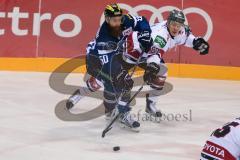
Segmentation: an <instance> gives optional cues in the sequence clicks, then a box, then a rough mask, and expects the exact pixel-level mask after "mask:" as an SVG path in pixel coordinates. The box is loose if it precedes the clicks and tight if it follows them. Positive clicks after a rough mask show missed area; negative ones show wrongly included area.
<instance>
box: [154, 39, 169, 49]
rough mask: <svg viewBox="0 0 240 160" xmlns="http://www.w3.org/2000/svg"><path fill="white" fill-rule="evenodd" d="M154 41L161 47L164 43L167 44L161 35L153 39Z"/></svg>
mask: <svg viewBox="0 0 240 160" xmlns="http://www.w3.org/2000/svg"><path fill="white" fill-rule="evenodd" d="M154 42H155V43H158V44H159V46H160V47H161V48H163V47H165V46H166V44H167V41H166V40H165V39H164V38H163V37H161V36H157V37H156V38H155V39H154Z"/></svg>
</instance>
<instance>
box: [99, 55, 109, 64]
mask: <svg viewBox="0 0 240 160" xmlns="http://www.w3.org/2000/svg"><path fill="white" fill-rule="evenodd" d="M99 58H100V59H101V61H102V63H103V64H106V63H108V62H109V60H108V56H107V55H103V56H99Z"/></svg>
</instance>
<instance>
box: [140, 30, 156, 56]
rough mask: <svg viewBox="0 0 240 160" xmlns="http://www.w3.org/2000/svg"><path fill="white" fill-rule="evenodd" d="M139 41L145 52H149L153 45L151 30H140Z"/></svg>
mask: <svg viewBox="0 0 240 160" xmlns="http://www.w3.org/2000/svg"><path fill="white" fill-rule="evenodd" d="M137 38H138V42H139V44H140V47H141V49H142V51H143V52H146V53H147V52H148V51H149V50H150V48H151V47H152V45H153V39H152V37H151V33H150V32H149V31H143V32H138V35H137Z"/></svg>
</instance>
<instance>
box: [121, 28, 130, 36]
mask: <svg viewBox="0 0 240 160" xmlns="http://www.w3.org/2000/svg"><path fill="white" fill-rule="evenodd" d="M131 33H132V27H130V28H128V29H125V30H124V31H123V32H122V34H123V36H128V35H130V34H131Z"/></svg>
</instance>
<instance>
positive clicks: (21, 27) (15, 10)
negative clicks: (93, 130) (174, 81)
mask: <svg viewBox="0 0 240 160" xmlns="http://www.w3.org/2000/svg"><path fill="white" fill-rule="evenodd" d="M112 2H113V1H107V0H104V1H99V0H90V1H87V0H73V1H69V0H48V1H44V0H34V1H27V0H18V1H17V0H4V1H0V57H59V58H60V57H62V58H64V57H75V56H78V55H79V54H80V55H84V54H85V46H86V45H87V43H88V42H89V41H90V40H92V39H93V38H94V36H95V34H96V32H97V30H98V28H99V26H100V21H101V16H102V13H103V10H104V7H105V6H106V4H108V3H112ZM182 2H183V3H182ZM118 3H119V4H120V6H121V7H122V8H123V9H124V10H125V13H127V12H130V13H132V14H139V15H144V16H146V17H147V19H148V20H149V22H150V23H151V24H153V23H156V22H158V21H162V20H163V19H165V18H166V16H167V14H168V11H169V10H171V9H173V8H179V9H183V11H184V13H185V14H186V17H187V21H188V24H189V25H190V26H191V28H192V31H193V33H194V34H195V35H197V36H203V37H205V38H206V39H207V40H209V43H210V45H211V48H210V54H209V55H207V56H200V55H198V54H197V53H196V52H195V51H193V50H192V49H189V48H185V47H178V48H175V49H173V50H172V51H170V52H169V53H167V54H166V55H165V59H166V61H167V62H170V63H171V62H172V63H189V64H208V65H221V66H240V54H239V52H240V48H239V47H238V37H239V36H240V32H239V31H238V30H239V28H240V23H238V19H239V18H238V15H239V14H240V11H239V9H238V6H239V5H240V2H239V1H238V0H230V1H224V0H211V1H209V0H201V1H198V0H184V1H181V0H168V1H165V0H152V1H148V0H142V1H139V0H131V1H128V0H121V1H118Z"/></svg>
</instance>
